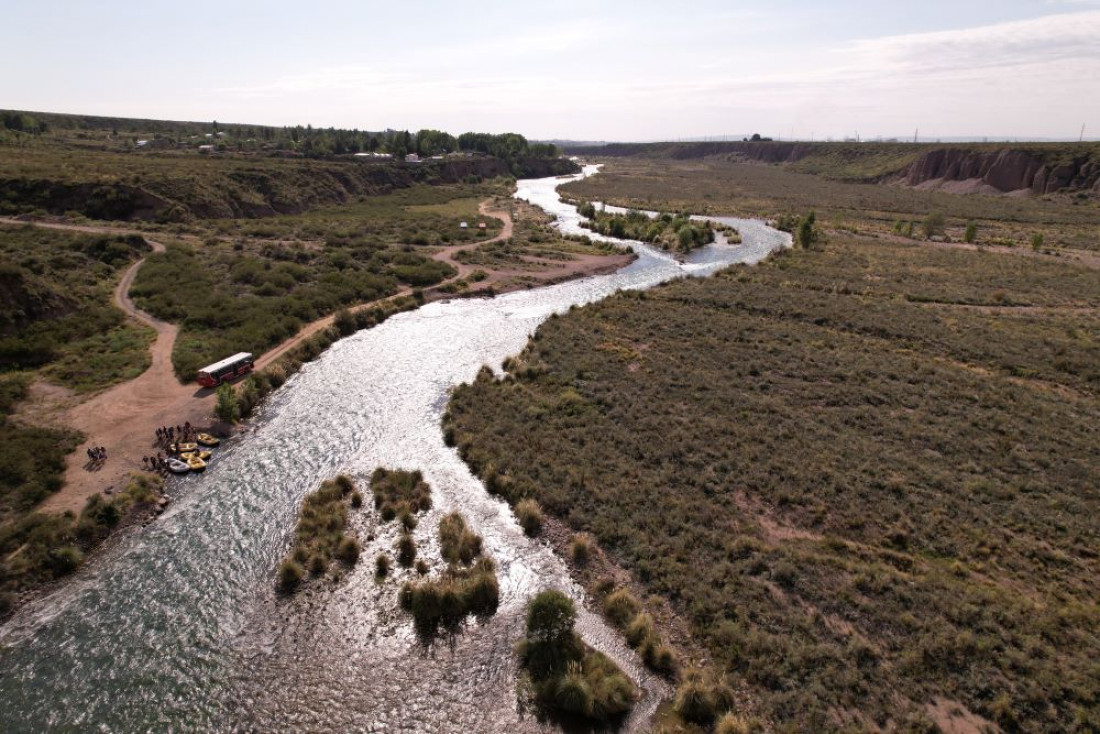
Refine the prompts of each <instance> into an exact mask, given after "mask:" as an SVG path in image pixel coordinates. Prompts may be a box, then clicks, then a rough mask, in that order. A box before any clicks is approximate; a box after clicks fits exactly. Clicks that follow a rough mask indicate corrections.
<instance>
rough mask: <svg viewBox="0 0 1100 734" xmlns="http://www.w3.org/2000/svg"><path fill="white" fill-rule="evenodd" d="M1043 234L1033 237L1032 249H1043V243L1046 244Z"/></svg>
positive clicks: (1037, 233)
mask: <svg viewBox="0 0 1100 734" xmlns="http://www.w3.org/2000/svg"><path fill="white" fill-rule="evenodd" d="M1045 241H1046V240H1045V238H1044V237H1043V233H1042V232H1036V233H1035V234H1033V235H1032V236H1031V249H1033V250H1041V249H1043V243H1044V242H1045Z"/></svg>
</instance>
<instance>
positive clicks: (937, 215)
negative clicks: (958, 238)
mask: <svg viewBox="0 0 1100 734" xmlns="http://www.w3.org/2000/svg"><path fill="white" fill-rule="evenodd" d="M946 223H947V219H946V217H944V214H943V212H940V211H934V212H930V213H929V214H928V216H926V217H925V218H924V221H923V222H921V232H923V233H924V238H925V239H926V240H930V239H932V238H933V237H935V236H937V235H942V234H943V233H944V227H945V226H946Z"/></svg>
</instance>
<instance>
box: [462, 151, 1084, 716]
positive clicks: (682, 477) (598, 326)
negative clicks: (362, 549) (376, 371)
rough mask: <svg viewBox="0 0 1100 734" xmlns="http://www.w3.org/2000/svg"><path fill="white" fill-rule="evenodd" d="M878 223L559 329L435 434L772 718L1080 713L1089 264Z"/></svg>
mask: <svg viewBox="0 0 1100 734" xmlns="http://www.w3.org/2000/svg"><path fill="white" fill-rule="evenodd" d="M675 172H676V171H675V169H671V172H670V174H669V175H668V177H667V179H666V181H665V184H666V187H667V188H666V189H665V190H666V191H667V192H669V193H674V194H676V195H681V194H682V188H681V187H680V178H679V177H678V176H675V175H674V174H675ZM746 175H748V174H746ZM764 175H771V172H770V171H765V173H764ZM645 183H646V184H647V185H649V186H653V185H654V179H653V178H652V177H650V178H647V179H645ZM586 187H587V189H588V190H590V191H595V190H597V189H598V188H600V182H598V181H597V182H589V183H588V184H586ZM609 188H610V187H609ZM600 194H601V196H602V198H610V199H616V198H617V197H619V198H618V200H622V199H621V196H622V194H621V193H618V192H617V191H614V190H604V191H602V192H600ZM701 198H702V197H701ZM708 201H709V203H710V205H712V206H725V207H729V208H733V207H734V206H737V205H740V204H741V201H740V200H739V199H731V200H730V201H721V200H717V199H708ZM752 205H753V206H757V207H763V206H764V205H763V204H761V203H760V202H753V203H752ZM769 206H775V204H774V203H773V204H771V205H769ZM874 227H875V223H874V222H863V223H861V224H860V226H859V227H858V231H848V230H844V229H840V228H839V227H836V228H831V229H830V231H829V233H828V241H827V242H826V243H823V244H822V243H819V244H818V245H817V246H815V247H814V248H812V249H801V248H800V249H796V250H792V251H789V252H783V253H780V254H777V255H776V256H774V257H773V258H771V259H770V260H768V261H767V262H764V263H762V264H761V265H760V266H759V267H756V268H731V269H729V270H726V271H724V272H722V273H719V274H717V275H716V276H715V277H714V278H711V279H706V280H686V279H685V280H682V281H678V282H676V283H671V284H668V285H666V286H663V287H660V288H656V289H653V290H651V291H648V292H645V293H622V294H619V295H616V296H614V297H612V298H608V299H604V300H602V301H600V302H599V303H597V304H593V305H591V306H588V307H585V308H581V309H575V310H573V311H571V312H570V313H568V314H567V315H565V316H563V317H562V318H559V319H552V320H550V321H548V322H546V323H545V324H543V325H542V326H541V327H540V329H539V330H538V332H537V333H535V334H534V336H533V338H532V339H531V340H530V341H529V342H528V343H527V346H526V347H525V349H524V351H523V352H522V353H520V354H519V356H517V357H515V358H514V359H512V360H510V361H509V362H508V364H507V365H506V373H507V374H506V377H505V378H504V379H496V378H493V377H492V376H490V375H489V374H482V375H480V376H479V378H478V379H477V380H476V381H475V382H474V383H472V384H471V385H470V386H467V387H462V388H460V389H459V390H457V391H456V392H455V393H454V397H453V398H452V401H451V403H450V405H449V408H448V411H449V415H450V420H449V421H448V424H447V435H449V436H450V437H451V438H452V440H453V442H454V443H455V444H456V445H457V446H458V447H459V448H460V450H461V451H462V454H463V456H464V457H466V458H467V459H468V465H469V466H470V467H471V469H472V470H474V471H476V472H477V473H478V475H479V476H481V477H483V478H484V479H485V481H486V484H487V485H489V486H496V487H498V488H499V489H500V491H501V493H502V494H503V495H505V496H506V497H508V498H509V500H511V501H515V500H518V499H521V498H523V499H526V498H534V499H536V500H537V501H538V502H539V503H540V504H541V505H542V507H543V508H544V510H545V511H546V513H547V515H548V516H553V517H557V518H559V519H560V521H561V522H563V523H565V524H566V526H567V528H568V530H567V531H565V534H563V537H570V536H571V534H572V533H576V532H588V533H591V534H593V536H595V537H596V538H597V539H598V541H599V544H600V546H602V547H603V548H604V549H605V550H606V552H607V553H608V554H610V555H611V556H612V558H613V560H614V561H615V562H616V563H617V564H618V565H619V566H621V567H622V568H623V569H625V570H626V571H629V572H630V576H631V577H632V578H633V583H634V584H635V585H637V586H638V587H640V588H641V589H642V590H644V592H645V594H644V595H642V594H639V596H648V595H650V594H652V595H658V596H659V597H660V598H661V599H662V602H660V604H669V605H671V606H672V607H673V609H674V610H675V611H676V612H677V613H678V614H679V615H681V616H682V617H683V618H684V619H685V620H686V621H687V622H688V624H689V629H690V637H691V643H692V646H694V647H695V648H696V649H702V650H704V651H705V657H706V658H708V659H709V660H710V661H712V662H713V663H714V664H715V665H717V666H719V667H720V668H721V669H722V670H723V671H724V672H726V673H727V674H729V675H731V676H734V677H736V678H738V679H740V681H741V684H740V686H738V687H739V688H742V689H746V690H748V691H749V693H750V695H751V696H753V697H754V698H755V699H756V700H757V701H759V705H760V713H762V714H763V715H764V716H765V717H766V718H768V719H771V720H772V721H774V722H776V724H777V726H778V727H779V728H780V729H782V728H784V727H786V728H792V729H797V730H800V731H801V730H807V731H831V730H842V729H847V728H856V729H863V728H866V727H867V726H868V725H870V724H871V723H873V725H874V726H875V727H879V728H882V729H886V730H892V729H902V728H906V727H909V728H913V729H921V730H930V729H931V728H932V727H934V726H938V727H940V728H942V729H944V730H945V731H950V730H962V729H964V728H965V727H966V726H974V725H977V726H980V727H988V728H997V727H1001V728H1004V729H1006V730H1012V729H1014V728H1021V729H1029V728H1030V729H1035V730H1052V731H1053V730H1058V731H1061V730H1064V729H1072V728H1073V726H1074V725H1080V722H1082V721H1084V722H1087V723H1091V722H1092V721H1093V720H1094V719H1095V716H1096V714H1097V712H1096V706H1095V700H1094V697H1093V696H1092V695H1091V694H1092V691H1093V689H1094V686H1092V684H1091V678H1090V670H1091V667H1090V666H1091V665H1092V663H1091V661H1092V660H1094V659H1095V657H1096V655H1097V640H1096V638H1095V636H1094V635H1090V634H1089V633H1088V632H1086V630H1091V629H1093V628H1095V627H1096V624H1097V623H1098V620H1097V619H1096V615H1095V614H1093V613H1091V612H1088V611H1086V610H1087V609H1089V608H1090V607H1089V604H1090V600H1091V599H1092V597H1093V590H1092V589H1091V587H1090V586H1089V584H1088V582H1087V581H1086V579H1091V578H1094V577H1095V576H1096V575H1097V573H1098V569H1097V559H1096V554H1095V553H1094V552H1093V551H1092V550H1091V548H1090V547H1089V543H1088V539H1089V538H1092V537H1094V536H1095V535H1096V522H1095V518H1096V516H1097V515H1096V509H1097V495H1096V492H1095V491H1093V487H1095V486H1096V484H1097V470H1096V466H1095V462H1093V463H1090V461H1089V457H1091V456H1093V455H1094V454H1095V452H1094V451H1093V450H1092V449H1091V443H1095V441H1094V440H1093V437H1094V434H1095V430H1094V428H1093V426H1094V425H1095V424H1096V422H1097V420H1098V415H1100V413H1098V411H1100V405H1098V403H1097V384H1100V383H1098V380H1100V373H1098V371H1097V365H1098V364H1100V359H1098V354H1097V347H1096V343H1095V339H1093V338H1092V337H1091V336H1090V335H1092V334H1095V333H1097V328H1098V323H1100V322H1098V320H1097V316H1098V314H1100V299H1098V295H1097V294H1100V281H1098V280H1097V272H1096V270H1095V268H1091V267H1088V266H1086V265H1084V264H1081V263H1074V262H1072V261H1066V260H1063V261H1054V260H1053V259H1052V260H1049V261H1048V260H1038V259H1032V258H1023V257H1005V256H1004V255H1003V254H1002V253H1001V252H1000V251H998V250H995V249H990V250H985V251H983V250H980V249H975V248H971V249H959V248H947V247H943V246H940V245H939V243H934V244H933V245H931V246H930V245H928V244H924V243H920V242H913V241H909V240H904V239H901V238H887V237H883V236H881V235H879V234H878V233H877V232H875V231H874ZM952 236H954V234H952ZM1052 355H1056V357H1052ZM1090 442H1091V443H1090ZM548 524H549V525H550V526H551V527H553V521H552V520H548ZM1006 528H1008V529H1009V530H1008V531H1006ZM1006 532H1007V533H1008V534H1007V535H1006ZM562 539H563V538H558V539H557V540H556V541H555V546H556V547H558V548H559V549H560V548H561V546H562ZM1055 559H1057V560H1055ZM607 573H608V574H609V575H614V574H615V572H614V571H613V570H609V571H607ZM580 578H582V579H584V576H581V577H580ZM976 610H977V611H976ZM982 610H985V611H982ZM1077 614H1081V615H1083V616H1082V617H1081V618H1080V619H1079V620H1077V621H1076V622H1074V623H1073V624H1058V623H1056V622H1055V620H1058V619H1065V618H1066V617H1067V615H1069V616H1074V615H1077ZM670 629H675V627H672V628H670ZM670 639H673V640H675V639H676V638H675V636H674V635H673V634H671V633H670ZM690 647H691V646H689V649H690ZM807 691H810V692H812V693H811V694H809V695H807V694H806V692H807ZM991 691H992V693H991Z"/></svg>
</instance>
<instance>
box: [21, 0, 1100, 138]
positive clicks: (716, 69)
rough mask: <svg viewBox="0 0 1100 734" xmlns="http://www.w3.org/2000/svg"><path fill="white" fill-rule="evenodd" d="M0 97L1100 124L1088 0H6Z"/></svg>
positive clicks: (455, 113)
mask: <svg viewBox="0 0 1100 734" xmlns="http://www.w3.org/2000/svg"><path fill="white" fill-rule="evenodd" d="M0 49H4V54H3V56H4V63H3V64H0V108H7V109H24V110H36V111H49V112H71V113H80V114H92V115H106V116H117V117H141V118H155V119H174V120H200V121H205V120H218V121H220V122H242V123H254V124H271V125H293V124H303V125H304V124H307V123H308V124H312V125H314V126H315V127H330V126H335V127H349V128H359V129H368V130H381V129H385V128H395V129H406V128H407V129H410V130H417V129H420V128H437V129H441V130H447V131H449V132H452V133H456V134H457V133H460V132H464V131H467V130H476V131H485V132H508V131H511V132H519V133H522V134H524V135H526V136H527V137H529V138H532V139H573V140H624V141H629V140H675V139H681V138H696V137H707V136H723V135H742V134H750V133H752V132H759V133H760V134H762V135H766V136H772V137H780V138H790V137H795V138H799V139H811V138H812V139H817V140H821V139H826V138H834V139H835V138H843V137H849V136H855V135H857V134H858V135H859V136H860V137H861V138H864V139H869V138H874V137H894V136H897V137H902V138H911V137H912V136H913V134H914V132H915V131H916V130H918V129H919V131H920V136H921V137H922V138H930V139H935V138H949V137H960V136H963V137H978V138H980V137H989V138H991V139H1006V138H1019V139H1024V138H1066V139H1076V138H1077V137H1078V135H1079V134H1080V131H1081V126H1082V125H1083V124H1084V125H1085V126H1086V128H1085V136H1086V138H1100V0H954V1H953V2H952V1H947V2H945V1H941V0H923V1H922V0H909V1H908V2H899V1H898V0H874V1H868V0H835V1H833V2H825V1H816V0H768V1H764V0H747V1H738V0H725V1H716V0H715V1H712V0H698V1H696V0H681V1H680V2H667V1H666V2H647V1H646V0H635V2H600V0H587V1H585V2H580V1H575V0H553V1H546V0H537V1H528V0H512V1H511V2H495V1H486V2H477V3H474V2H464V1H463V0H451V1H450V2H420V1H418V0H405V1H404V2H394V1H393V0H389V1H388V2H385V3H378V2H367V1H364V0H359V1H355V0H314V1H313V2H302V1H301V0H295V1H294V2H286V1H284V0H251V1H250V2H240V1H238V0H222V1H221V2H210V1H209V0H191V1H190V2H187V3H180V2H171V3H168V2H160V1H159V0H144V1H143V2H141V3H137V2H132V0H131V1H127V2H122V1H120V0H87V1H85V2H76V1H74V0H33V1H31V0H0Z"/></svg>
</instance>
